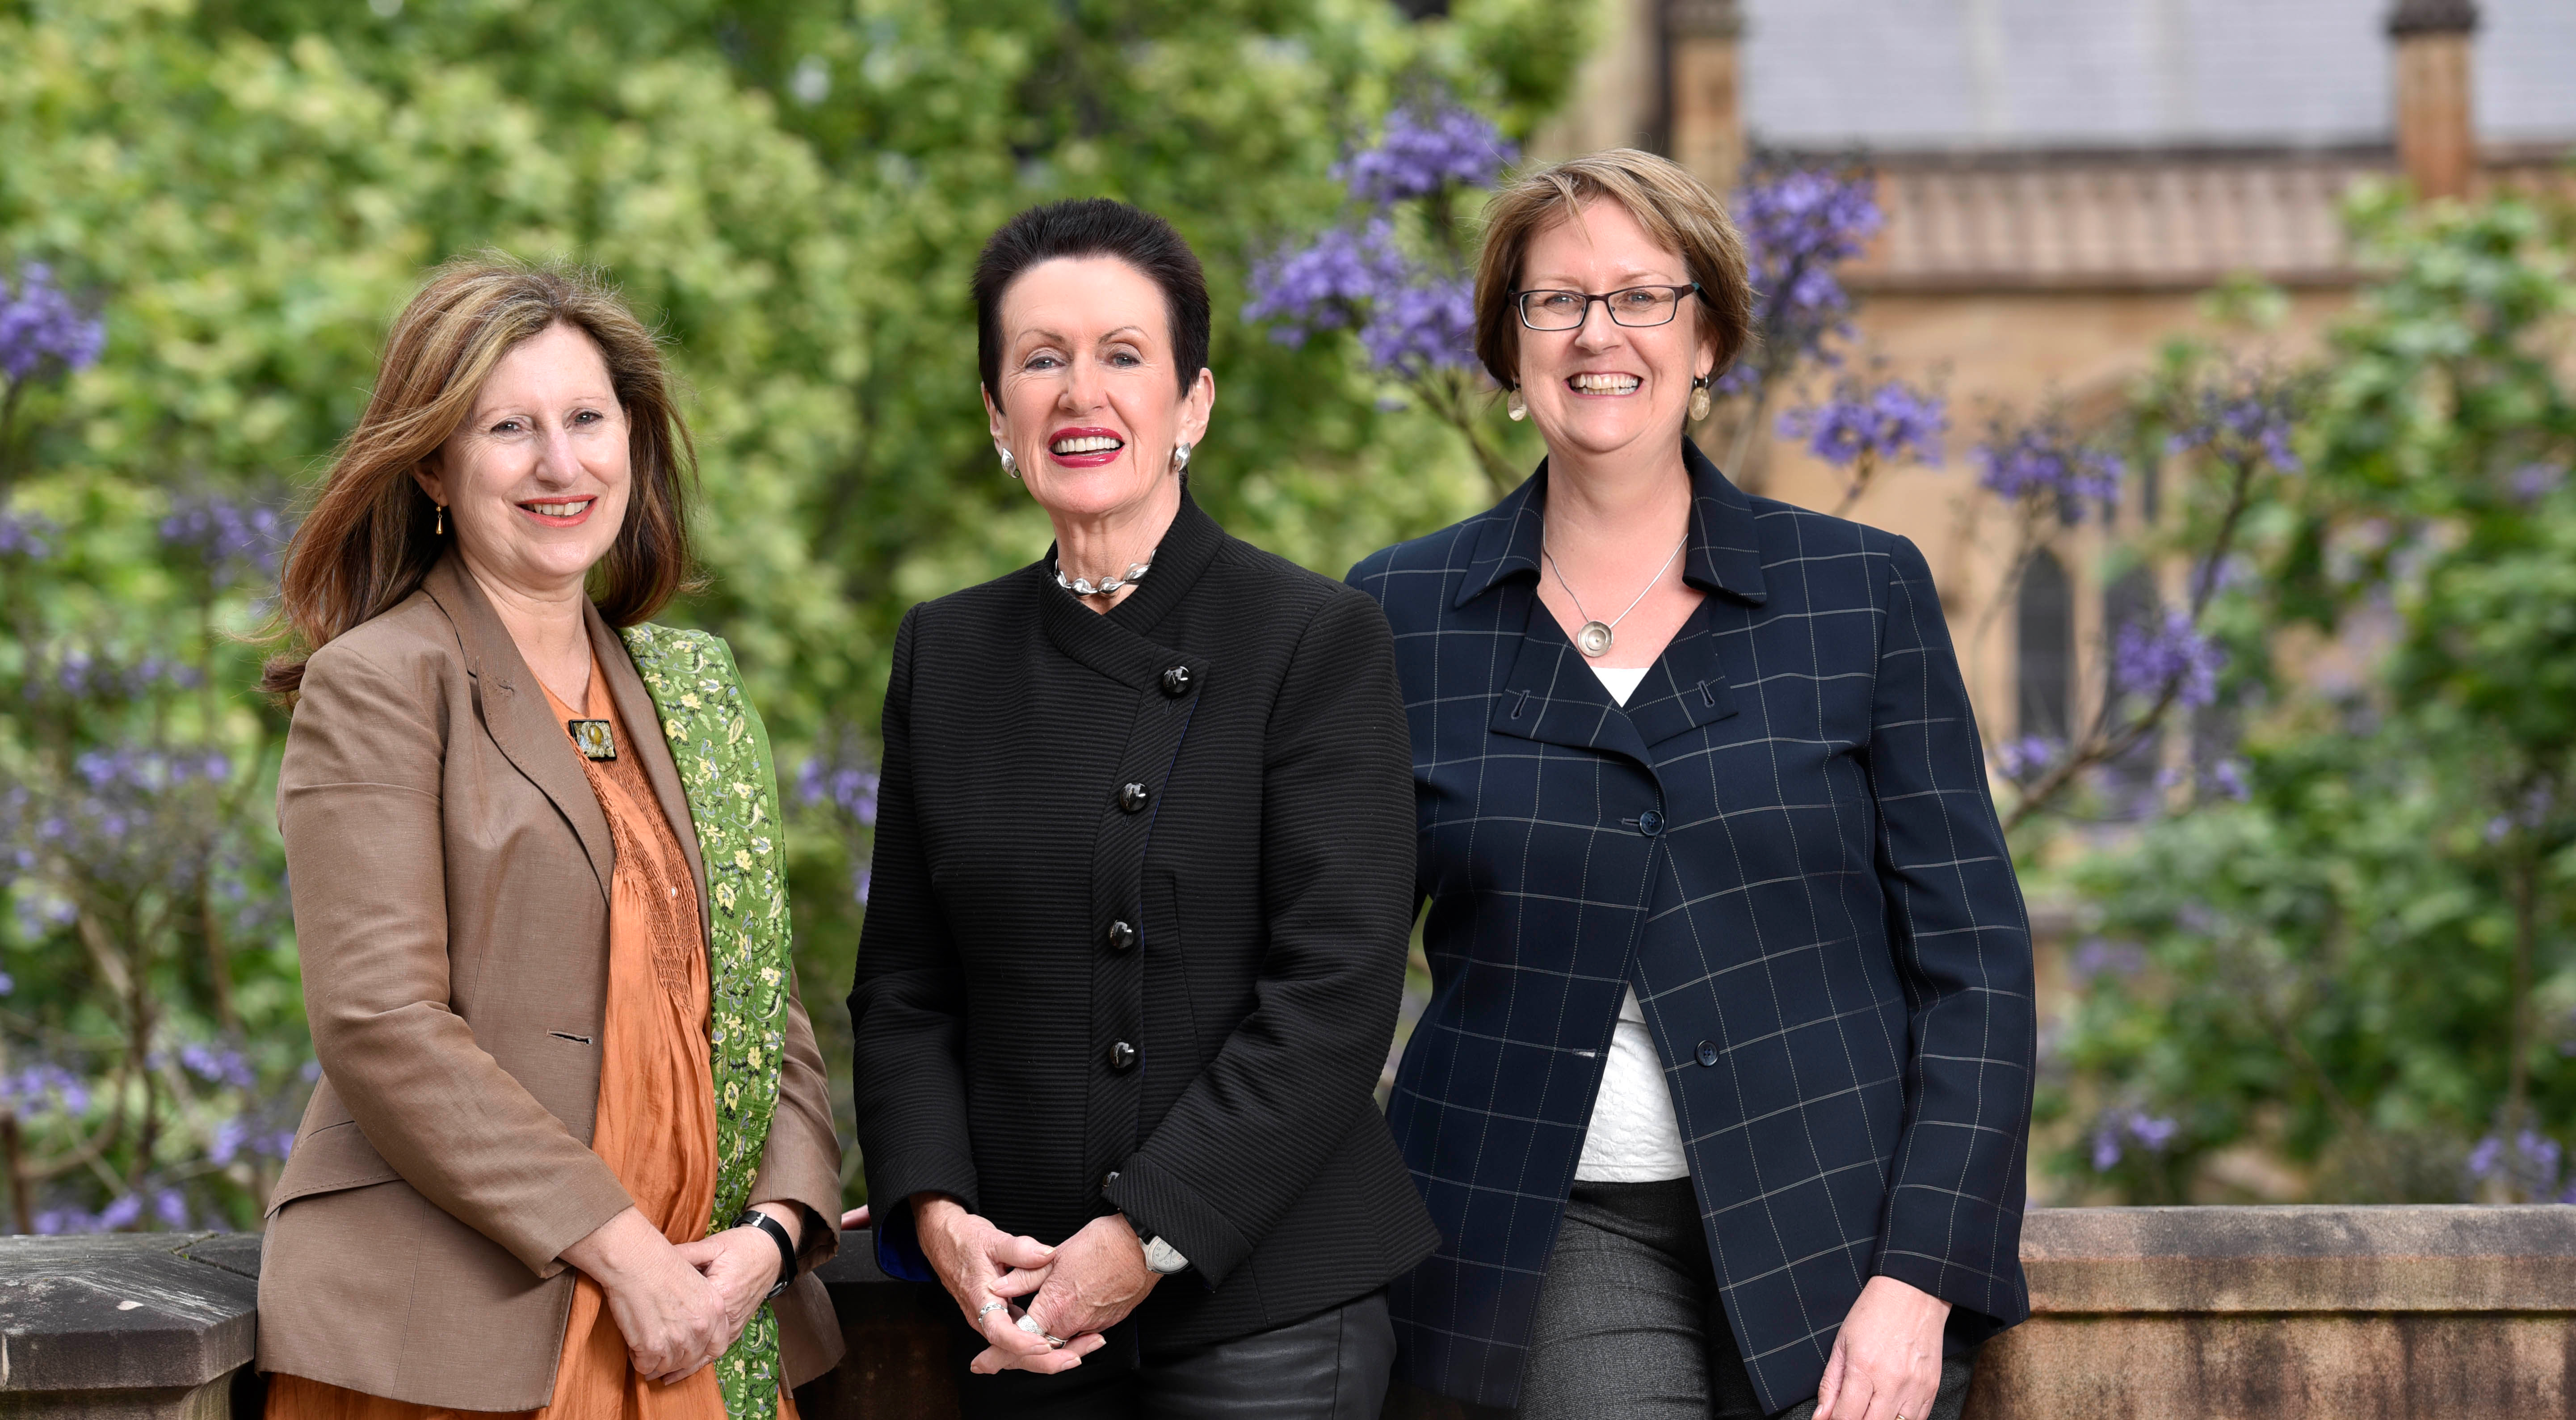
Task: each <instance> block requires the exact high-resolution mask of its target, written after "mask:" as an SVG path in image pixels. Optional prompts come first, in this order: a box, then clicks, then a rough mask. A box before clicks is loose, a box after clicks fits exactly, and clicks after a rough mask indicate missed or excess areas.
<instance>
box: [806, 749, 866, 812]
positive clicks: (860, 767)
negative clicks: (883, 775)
mask: <svg viewBox="0 0 2576 1420" xmlns="http://www.w3.org/2000/svg"><path fill="white" fill-rule="evenodd" d="M878 782H879V781H878V778H877V774H876V771H875V770H873V769H870V768H868V767H867V766H866V765H864V764H858V763H853V762H851V761H849V760H847V759H843V758H840V757H837V756H824V755H816V756H814V757H813V758H811V759H808V760H806V761H805V765H804V768H802V769H800V770H798V771H797V774H796V797H797V799H798V800H799V801H800V802H802V803H804V804H806V805H808V806H811V807H818V808H824V807H828V808H830V809H831V810H833V811H834V812H836V813H839V814H842V815H844V816H846V817H847V818H849V819H850V821H851V822H853V823H856V824H858V825H859V826H861V827H867V826H869V825H872V824H874V823H875V822H876V821H877V788H878Z"/></svg>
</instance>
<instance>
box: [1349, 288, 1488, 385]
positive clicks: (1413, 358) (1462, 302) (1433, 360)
mask: <svg viewBox="0 0 2576 1420" xmlns="http://www.w3.org/2000/svg"><path fill="white" fill-rule="evenodd" d="M1360 345H1361V347H1362V348H1363V349H1365V350H1367V351H1368V353H1369V360H1370V362H1371V363H1372V364H1375V365H1376V366H1377V367H1378V368H1379V369H1382V370H1394V371H1398V372H1400V373H1404V374H1417V375H1418V374H1423V373H1426V372H1428V371H1431V370H1434V369H1439V368H1442V367H1456V368H1462V369H1473V368H1475V367H1476V365H1477V363H1478V362H1477V360H1476V293H1475V283H1474V282H1472V281H1470V280H1468V279H1467V278H1466V277H1463V276H1461V277H1458V278H1456V279H1454V280H1444V279H1441V278H1438V277H1424V278H1422V279H1420V280H1417V281H1415V282H1412V283H1410V284H1408V285H1404V286H1399V287H1397V288H1396V289H1394V290H1392V291H1388V292H1385V293H1384V294H1382V295H1380V296H1379V297H1378V299H1377V301H1376V303H1375V304H1374V305H1373V306H1372V307H1371V308H1370V311H1369V321H1368V324H1367V325H1364V326H1362V327H1360Z"/></svg>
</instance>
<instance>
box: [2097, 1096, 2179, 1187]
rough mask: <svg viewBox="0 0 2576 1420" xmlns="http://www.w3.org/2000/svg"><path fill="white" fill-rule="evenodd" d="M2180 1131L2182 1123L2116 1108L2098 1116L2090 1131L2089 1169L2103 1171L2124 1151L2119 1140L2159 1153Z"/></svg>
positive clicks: (2115, 1161)
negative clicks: (2090, 1160) (2091, 1148)
mask: <svg viewBox="0 0 2576 1420" xmlns="http://www.w3.org/2000/svg"><path fill="white" fill-rule="evenodd" d="M2181 1133H2182V1125H2181V1124H2180V1123H2178V1122H2176V1121H2174V1120H2172V1119H2167V1118H2165V1117H2163V1116H2161V1115H2152V1114H2148V1113H2147V1112H2146V1111H2144V1110H2138V1109H2116V1110H2113V1111H2111V1112H2110V1113H2109V1114H2106V1115H2104V1116H2102V1120H2101V1122H2100V1123H2099V1124H2097V1125H2096V1126H2095V1127H2094V1131H2093V1171H2094V1172H2096V1173H2107V1172H2109V1171H2110V1170H2111V1169H2112V1168H2113V1167H2114V1166H2116V1165H2117V1164H2118V1163H2119V1162H2120V1159H2121V1158H2122V1156H2123V1155H2124V1154H2125V1153H2126V1149H2125V1147H2124V1144H2123V1141H2124V1140H2125V1141H2126V1142H2127V1143H2130V1144H2136V1145H2137V1146H2139V1147H2140V1148H2143V1149H2145V1150H2146V1151H2147V1152H2148V1153H2150V1154H2161V1153H2163V1152H2164V1151H2165V1149H2166V1147H2167V1146H2168V1145H2170V1144H2172V1143H2173V1141H2174V1139H2175V1138H2176V1137H2177V1136H2179V1135H2180V1134H2181Z"/></svg>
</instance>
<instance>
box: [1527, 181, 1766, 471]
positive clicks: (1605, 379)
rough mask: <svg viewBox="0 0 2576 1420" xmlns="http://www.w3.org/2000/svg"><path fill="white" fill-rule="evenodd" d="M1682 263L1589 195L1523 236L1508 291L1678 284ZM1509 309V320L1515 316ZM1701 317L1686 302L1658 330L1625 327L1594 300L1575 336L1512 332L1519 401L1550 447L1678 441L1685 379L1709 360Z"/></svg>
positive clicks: (1600, 449) (1619, 211) (1602, 448)
mask: <svg viewBox="0 0 2576 1420" xmlns="http://www.w3.org/2000/svg"><path fill="white" fill-rule="evenodd" d="M1690 279H1691V275H1690V270H1689V267H1688V264H1687V263H1685V262H1684V261H1683V260H1682V257H1681V254H1680V253H1679V252H1675V251H1671V250H1668V249H1666V248H1664V247H1660V246H1657V245H1656V244H1655V242H1654V240H1653V239H1652V238H1650V237H1648V236H1647V235H1646V233H1645V229H1644V228H1642V227H1640V226H1638V225H1637V219H1636V218H1634V217H1631V216H1630V215H1628V209H1627V208H1625V207H1622V206H1620V205H1619V204H1618V203H1616V202H1611V201H1607V200H1600V199H1596V200H1594V201H1592V202H1588V203H1585V204H1584V205H1583V207H1582V208H1581V209H1579V210H1578V211H1577V212H1576V214H1575V215H1574V216H1573V217H1572V218H1571V219H1569V220H1567V221H1563V222H1559V223H1557V224H1556V225H1554V226H1552V227H1549V228H1547V229H1546V230H1544V231H1542V232H1539V233H1538V234H1537V235H1535V236H1533V237H1532V238H1530V243H1529V249H1528V251H1527V253H1526V255H1524V256H1523V258H1522V260H1521V272H1520V281H1519V284H1518V285H1517V286H1516V287H1515V288H1514V289H1516V290H1524V291H1526V290H1538V289H1546V290H1562V291H1584V292H1589V293H1591V294H1593V295H1607V294H1609V293H1610V292H1612V291H1624V290H1627V289H1628V288H1630V287H1632V286H1683V285H1688V284H1689V283H1690ZM1519 318H1520V317H1519V315H1518V314H1517V313H1515V314H1514V315H1513V317H1512V319H1514V320H1518V319H1519ZM1704 322H1705V316H1704V312H1702V311H1701V309H1700V303H1699V301H1698V300H1697V299H1695V298H1689V297H1685V298H1684V299H1683V300H1682V302H1681V308H1680V309H1679V310H1677V311H1675V312H1674V313H1673V318H1672V320H1670V321H1669V322H1667V323H1665V324H1663V325H1657V326H1642V327H1641V326H1624V325H1619V324H1616V323H1615V322H1613V321H1612V320H1611V319H1610V311H1609V308H1608V307H1607V306H1605V305H1604V304H1602V303H1601V302H1598V301H1595V302H1593V303H1591V304H1590V305H1589V306H1587V307H1586V308H1585V311H1584V317H1583V325H1582V326H1581V327H1580V328H1579V329H1575V330H1531V329H1528V328H1527V327H1523V328H1522V329H1521V330H1520V331H1519V332H1518V337H1519V341H1520V387H1521V396H1522V398H1523V399H1525V400H1527V401H1528V403H1529V410H1530V417H1531V418H1532V419H1533V420H1535V421H1536V422H1537V424H1538V428H1539V433H1540V434H1541V435H1542V436H1544V437H1545V438H1546V440H1547V444H1548V448H1549V449H1550V450H1551V451H1561V452H1564V453H1570V454H1582V455H1593V456H1598V455H1603V454H1612V453H1617V452H1620V451H1622V450H1630V449H1645V448H1652V449H1653V450H1655V451H1657V452H1662V451H1664V446H1665V445H1666V444H1668V443H1670V442H1672V441H1673V440H1676V439H1678V438H1679V437H1680V435H1681V428H1682V416H1683V412H1684V411H1685V410H1686V409H1688V408H1689V405H1690V394H1691V380H1692V379H1693V378H1694V377H1696V376H1702V375H1706V374H1707V373H1708V372H1709V370H1710V368H1711V367H1712V366H1713V365H1715V363H1716V357H1715V354H1714V352H1713V351H1712V350H1711V349H1710V348H1709V344H1708V341H1707V339H1706V337H1705V335H1704V334H1703V331H1704V329H1705V323H1704Z"/></svg>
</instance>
